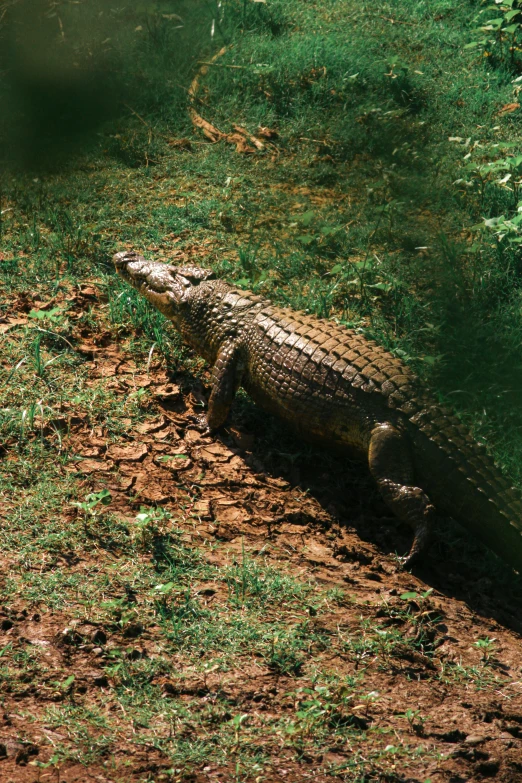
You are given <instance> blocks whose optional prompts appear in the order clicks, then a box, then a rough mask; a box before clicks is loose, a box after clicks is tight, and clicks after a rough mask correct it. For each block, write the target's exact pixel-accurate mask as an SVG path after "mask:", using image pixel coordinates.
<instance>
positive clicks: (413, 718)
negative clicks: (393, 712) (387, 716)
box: [398, 709, 426, 737]
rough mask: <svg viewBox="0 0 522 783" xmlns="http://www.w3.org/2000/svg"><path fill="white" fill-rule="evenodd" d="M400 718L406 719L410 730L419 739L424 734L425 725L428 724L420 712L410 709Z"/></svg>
mask: <svg viewBox="0 0 522 783" xmlns="http://www.w3.org/2000/svg"><path fill="white" fill-rule="evenodd" d="M398 717H399V718H405V719H406V720H407V721H408V725H409V727H410V730H411V731H412V732H413V733H414V734H417V735H418V736H419V737H420V736H422V735H423V734H424V724H425V722H426V718H425V717H423V716H422V715H421V711H420V710H412V709H408V710H406V712H404V713H402V714H400V715H399V716H398Z"/></svg>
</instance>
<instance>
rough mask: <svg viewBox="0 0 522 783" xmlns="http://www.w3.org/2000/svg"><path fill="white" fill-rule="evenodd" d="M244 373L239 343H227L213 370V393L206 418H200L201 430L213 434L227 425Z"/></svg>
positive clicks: (219, 353)
mask: <svg viewBox="0 0 522 783" xmlns="http://www.w3.org/2000/svg"><path fill="white" fill-rule="evenodd" d="M243 371H244V361H243V358H242V351H241V348H240V346H239V344H238V343H236V342H227V343H225V344H224V345H222V346H221V348H220V349H219V352H218V355H217V359H216V362H215V364H214V367H213V368H212V380H211V387H212V390H211V393H210V397H209V400H208V411H207V415H206V416H199V417H198V424H199V425H200V428H202V429H206V430H207V431H210V432H212V431H213V430H217V429H219V427H221V425H222V424H224V423H225V421H226V419H227V417H228V414H229V411H230V406H231V405H232V402H233V400H234V396H235V394H236V392H237V390H238V388H239V386H240V384H241V377H242V375H243Z"/></svg>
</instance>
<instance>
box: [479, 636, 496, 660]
mask: <svg viewBox="0 0 522 783" xmlns="http://www.w3.org/2000/svg"><path fill="white" fill-rule="evenodd" d="M495 641H496V639H490V638H489V636H486V637H485V638H484V639H477V641H476V642H474V645H475V647H477V649H479V650H480V651H481V653H482V661H483V662H484V663H489V661H490V660H491V655H492V654H493V652H494V651H495Z"/></svg>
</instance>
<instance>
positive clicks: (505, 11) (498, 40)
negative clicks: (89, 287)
mask: <svg viewBox="0 0 522 783" xmlns="http://www.w3.org/2000/svg"><path fill="white" fill-rule="evenodd" d="M488 11H496V16H493V17H491V18H490V19H487V20H485V21H484V22H483V23H482V24H481V25H480V26H479V27H478V29H477V32H478V33H482V34H483V36H484V37H482V38H479V39H477V40H475V41H471V42H470V43H468V44H466V46H465V48H466V49H477V48H478V49H482V51H483V53H484V57H490V58H491V60H492V61H493V63H495V64H497V65H508V66H510V67H511V68H513V67H515V66H516V67H518V66H519V64H520V59H519V57H518V54H519V52H520V51H521V46H522V9H521V7H520V4H519V0H495V4H494V5H488V6H487V8H485V9H483V10H482V11H480V12H479V16H482V14H484V13H487V12H488Z"/></svg>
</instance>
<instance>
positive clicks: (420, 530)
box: [399, 519, 431, 570]
mask: <svg viewBox="0 0 522 783" xmlns="http://www.w3.org/2000/svg"><path fill="white" fill-rule="evenodd" d="M430 542H431V525H430V523H429V522H428V520H426V519H424V520H422V522H420V523H419V524H418V525H417V527H416V528H415V534H414V538H413V544H412V545H411V549H410V551H409V553H408V554H407V555H406V557H399V567H400V569H401V570H404V569H406V568H411V566H413V565H415V564H416V563H418V562H419V560H420V559H421V558H422V556H423V555H424V554H425V553H426V552H427V550H428V548H429V545H430Z"/></svg>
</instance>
